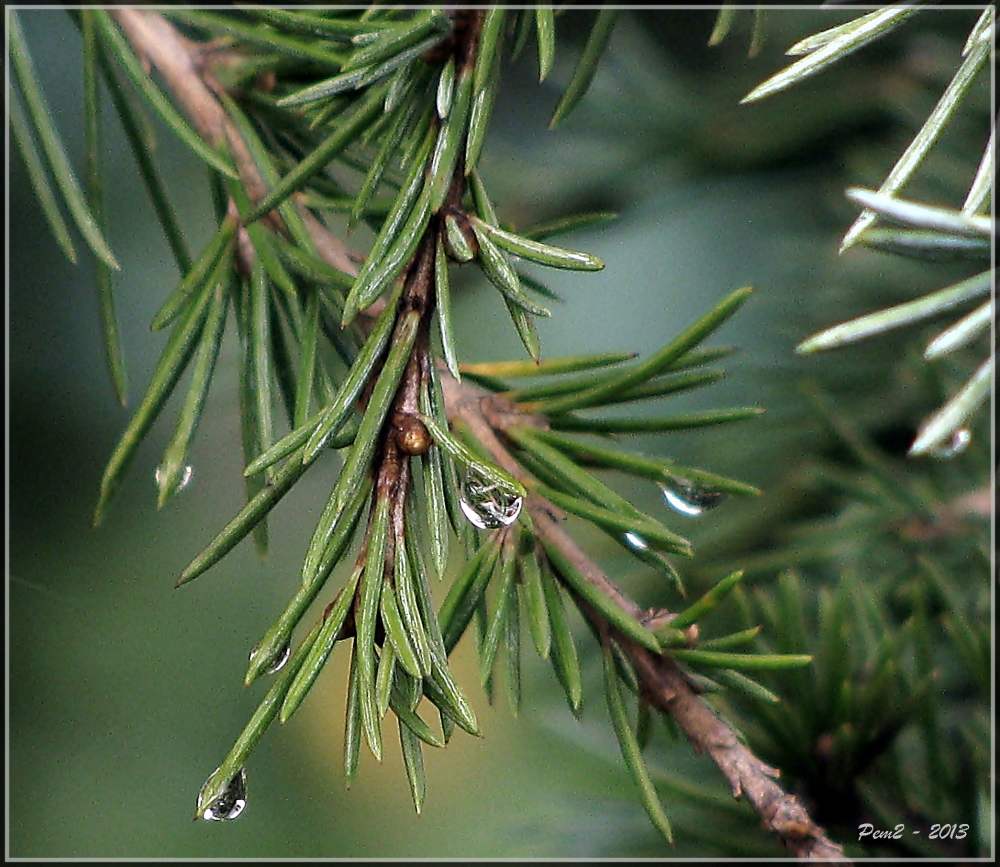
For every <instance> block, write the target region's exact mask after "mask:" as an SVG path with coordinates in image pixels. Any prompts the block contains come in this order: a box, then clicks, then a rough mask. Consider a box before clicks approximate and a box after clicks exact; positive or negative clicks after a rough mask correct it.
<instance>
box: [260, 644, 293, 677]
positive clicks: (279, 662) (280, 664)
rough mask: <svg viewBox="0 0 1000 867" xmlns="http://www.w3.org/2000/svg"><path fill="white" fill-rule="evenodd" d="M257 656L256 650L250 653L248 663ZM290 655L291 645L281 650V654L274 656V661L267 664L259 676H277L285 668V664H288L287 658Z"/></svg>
mask: <svg viewBox="0 0 1000 867" xmlns="http://www.w3.org/2000/svg"><path fill="white" fill-rule="evenodd" d="M256 654H257V650H256V648H255V649H254V650H251V651H250V661H251V662H253V658H254V656H255V655H256ZM291 655H292V645H291V644H286V645H285V646H284V647H282V648H281V652H280V653H278V654H276V655H275V657H274V659H272V660H271V662H270V663H269V664H268V666H267V668H265V669H264V670H263V671H262V672H261V674H277V672H279V671H281V669H283V668H284V667H285V663H286V662H288V657H289V656H291Z"/></svg>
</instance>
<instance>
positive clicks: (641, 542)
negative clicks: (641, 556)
mask: <svg viewBox="0 0 1000 867" xmlns="http://www.w3.org/2000/svg"><path fill="white" fill-rule="evenodd" d="M625 543H626V544H627V545H628V546H629V547H630V548H632V549H633V550H636V551H646V550H648V549H649V543H648V542H647V541H646V540H645V539H643V538H642V536H640V535H639V534H638V533H633V532H632V531H631V530H629V532H627V533H626V534H625Z"/></svg>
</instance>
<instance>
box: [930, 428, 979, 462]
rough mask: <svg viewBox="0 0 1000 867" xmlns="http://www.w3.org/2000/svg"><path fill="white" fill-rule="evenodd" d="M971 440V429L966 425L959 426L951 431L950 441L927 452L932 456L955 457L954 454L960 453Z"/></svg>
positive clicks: (945, 458)
mask: <svg viewBox="0 0 1000 867" xmlns="http://www.w3.org/2000/svg"><path fill="white" fill-rule="evenodd" d="M971 442H972V431H970V430H969V429H968V428H967V427H960V428H957V429H956V430H955V431H953V432H952V435H951V441H950V442H949V443H948V444H947V445H940V446H938V447H937V448H935V449H931V450H930V451H929V452H928V453H927V454H929V455H930V456H931V457H932V458H938V459H940V460H947V459H948V458H953V457H955V455H960V454H962V452H964V451H965V450H966V449H967V448H968V447H969V443H971Z"/></svg>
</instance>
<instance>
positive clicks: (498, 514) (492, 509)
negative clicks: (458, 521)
mask: <svg viewBox="0 0 1000 867" xmlns="http://www.w3.org/2000/svg"><path fill="white" fill-rule="evenodd" d="M521 503H522V499H521V497H519V496H517V494H512V493H511V492H510V491H507V490H504V489H503V488H502V487H500V485H498V484H496V483H495V482H491V481H490V480H489V479H487V478H486V477H485V476H483V475H482V473H480V472H479V471H478V470H474V469H469V470H468V472H467V473H466V476H465V482H464V483H463V485H462V497H461V499H460V501H459V505H461V507H462V512H463V514H464V515H465V517H466V518H468V519H469V523H470V524H472V526H473V527H477V528H478V529H480V530H493V529H495V528H497V527H507V526H509V525H510V524H513V523H514V521H516V520H517V516H518V515H519V514H521Z"/></svg>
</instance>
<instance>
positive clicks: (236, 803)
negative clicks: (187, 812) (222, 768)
mask: <svg viewBox="0 0 1000 867" xmlns="http://www.w3.org/2000/svg"><path fill="white" fill-rule="evenodd" d="M218 772H219V769H218V768H216V769H215V770H214V771H213V772H212V773H211V774H210V775H209V778H208V780H206V781H205V786H207V785H208V784H209V782H210V781H211V779H212V777H214V776H215V775H216V774H217V773H218ZM205 786H202V787H201V791H202V792H204V791H205ZM198 802H199V803H201V795H199V796H198ZM246 805H247V772H246V768H240V770H239V773H238V774H237V775H236V776H235V777H233V778H232V779H231V780H230V781H229V785H228V786H226V790H225V791H224V792H223V793H222V794H221V795H220V796H219V797H218V798H216V799H215V800H214V801H213V802H212V803H211V804H209V805H208V806H207V807H206V808H205V810H204V812H202V814H201V818H202V819H204V820H205V821H206V822H222V821H225V820H228V819H235V818H236V817H237V816H239V815H240V813H242V812H243V808H244V807H245V806H246Z"/></svg>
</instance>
